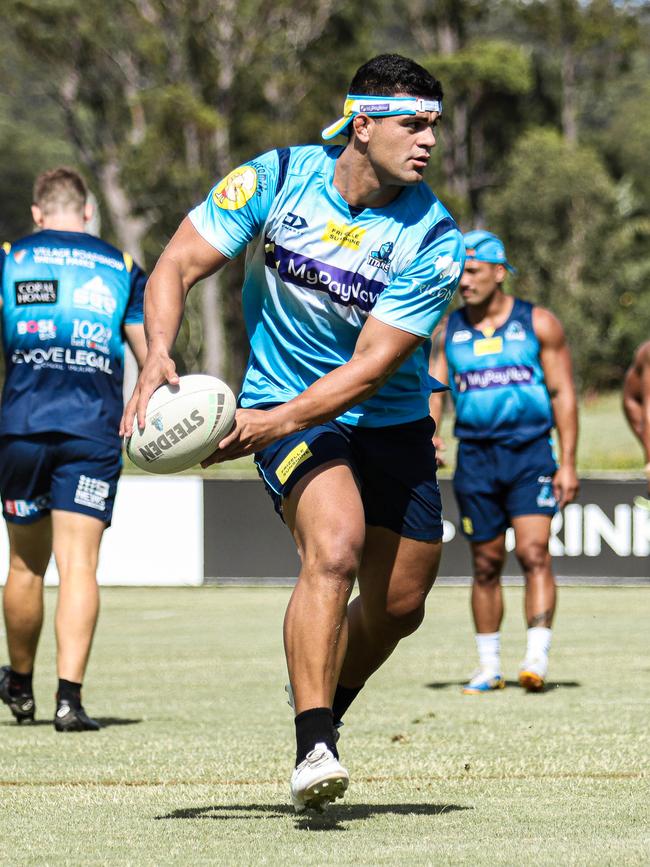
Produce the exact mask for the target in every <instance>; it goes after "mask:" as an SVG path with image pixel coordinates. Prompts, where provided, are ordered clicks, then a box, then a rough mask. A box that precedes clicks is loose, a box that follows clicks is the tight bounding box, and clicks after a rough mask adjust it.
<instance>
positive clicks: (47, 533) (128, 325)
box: [0, 167, 146, 731]
mask: <svg viewBox="0 0 650 867" xmlns="http://www.w3.org/2000/svg"><path fill="white" fill-rule="evenodd" d="M32 216H33V219H34V223H35V225H36V226H37V227H38V229H39V231H37V232H36V233H34V234H31V235H28V236H27V237H25V238H21V239H20V240H18V241H16V242H15V243H13V244H9V243H6V244H4V245H3V248H2V250H0V278H1V282H0V292H1V298H2V320H3V342H4V352H5V364H6V379H5V384H4V390H3V393H2V407H1V414H0V494H1V495H2V507H3V514H4V517H5V520H6V522H7V530H8V533H9V575H8V577H7V583H6V586H5V588H4V597H3V601H4V617H5V624H6V629H7V643H8V645H9V659H10V663H11V664H10V666H4V667H3V668H2V669H0V698H1V699H2V701H3V702H4V703H5V704H7V705H9V709H10V710H11V712H12V713H13V715H14V717H15V718H16V719H17V720H18V722H19V723H20V722H23V721H26V720H28V721H31V720H33V719H34V714H35V709H36V708H35V703H34V695H33V692H32V673H33V669H34V659H35V656H36V648H37V645H38V639H39V636H40V632H41V626H42V622H43V575H44V573H45V569H46V567H47V564H48V562H49V559H50V555H51V553H52V552H54V557H55V560H56V565H57V569H58V573H59V581H60V584H59V595H58V605H57V610H56V621H55V624H56V639H57V669H58V676H59V682H58V689H57V694H56V702H57V703H56V712H55V716H54V727H55V728H56V730H57V731H94V730H96V729H98V728H99V725H98V724H97V722H96V721H95V720H93V719H91V718H90V717H89V716H88V715H87V714H86V712H85V710H84V708H83V705H82V703H81V686H82V682H83V679H84V672H85V670H86V665H87V662H88V656H89V653H90V646H91V642H92V637H93V632H94V630H95V625H96V622H97V615H98V611H99V593H98V588H97V579H96V569H97V559H98V554H99V545H100V541H101V538H102V534H103V532H104V530H105V529H106V527H108V526H109V525H110V523H111V514H112V511H113V501H114V498H115V491H116V487H117V480H118V477H119V474H120V468H121V464H122V458H121V443H120V439H119V436H118V425H119V419H120V415H121V413H122V379H123V368H124V359H123V356H124V340H125V339H126V340H128V342H129V344H130V346H131V348H132V349H133V352H134V354H135V357H136V360H137V361H138V364H139V365H140V366H141V365H142V362H143V361H144V357H145V355H146V343H145V338H144V328H143V325H142V318H143V312H142V303H143V294H144V285H145V282H146V278H145V275H144V273H143V272H142V270H141V269H140V268H139V267H138V266H137V265H136V264H135V263H134V262H133V260H132V259H131V257H130V256H129V254H128V253H122V252H121V251H119V250H116V249H115V247H112V246H111V245H110V244H107V243H105V242H104V241H101V240H100V239H99V238H96V237H93V236H91V235H89V234H87V233H86V231H85V228H86V224H87V222H88V221H89V220H90V219H91V217H92V207H91V205H90V204H89V203H88V201H87V190H86V186H85V184H84V181H83V180H82V178H81V177H80V176H79V175H78V174H77V172H75V171H73V170H71V169H68V168H65V167H60V168H57V169H53V170H52V171H49V172H45V173H44V174H42V175H40V176H39V177H38V178H37V179H36V182H35V185H34V204H33V205H32Z"/></svg>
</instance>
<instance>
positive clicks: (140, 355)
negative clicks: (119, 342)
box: [124, 322, 147, 370]
mask: <svg viewBox="0 0 650 867" xmlns="http://www.w3.org/2000/svg"><path fill="white" fill-rule="evenodd" d="M124 336H125V337H126V342H127V343H128V344H129V346H130V347H131V351H132V352H133V354H134V356H135V360H136V362H137V364H138V370H142V368H143V367H144V363H145V361H146V359H147V338H146V337H145V334H144V325H143V324H142V323H141V322H132V323H129V324H126V325H125V326H124Z"/></svg>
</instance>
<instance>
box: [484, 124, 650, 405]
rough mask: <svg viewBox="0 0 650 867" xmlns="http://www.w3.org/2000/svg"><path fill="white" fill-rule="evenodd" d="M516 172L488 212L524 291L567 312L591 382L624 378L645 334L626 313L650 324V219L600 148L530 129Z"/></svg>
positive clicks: (512, 163) (517, 152) (518, 151)
mask: <svg viewBox="0 0 650 867" xmlns="http://www.w3.org/2000/svg"><path fill="white" fill-rule="evenodd" d="M506 169H507V180H506V181H505V182H504V184H503V186H502V187H501V188H500V189H499V190H498V191H495V192H494V193H492V194H491V195H490V197H489V200H488V215H489V218H490V223H489V225H490V226H491V227H492V228H494V230H495V231H496V232H499V233H500V234H501V235H502V236H503V237H505V238H507V239H508V248H509V258H511V260H512V261H513V262H514V263H515V264H516V266H517V268H518V269H519V279H518V281H517V292H521V293H522V294H524V295H525V296H526V297H529V298H531V299H532V300H535V301H537V302H539V303H541V304H544V305H547V306H548V307H550V309H551V310H553V311H554V312H555V313H557V315H558V316H559V317H560V319H561V320H562V322H563V323H564V325H565V328H566V330H567V332H568V334H569V337H570V343H571V347H572V350H573V354H574V362H575V366H576V371H577V375H578V381H579V383H580V385H581V386H582V388H594V387H599V386H610V387H611V386H615V385H618V384H620V379H621V376H622V373H623V371H624V369H625V367H626V365H627V363H628V362H629V358H630V357H631V352H632V348H633V342H634V340H635V339H636V337H635V331H636V333H637V334H638V328H635V327H633V328H630V327H628V326H629V323H628V324H627V325H626V318H627V317H629V316H630V315H632V316H635V315H636V316H639V315H641V316H642V317H643V320H644V323H645V327H646V328H647V324H648V316H647V314H645V312H644V309H648V306H647V305H648V302H650V288H645V287H647V286H649V284H648V281H647V277H648V276H649V274H648V272H649V271H650V267H649V265H648V263H647V260H646V259H645V258H641V251H642V249H643V246H644V244H645V245H647V241H648V236H649V234H650V223H649V221H647V220H644V219H635V218H631V217H630V212H631V203H630V197H629V194H628V193H629V190H627V189H626V187H625V186H624V185H617V184H616V182H615V181H613V180H612V178H611V177H610V176H609V174H608V172H607V170H606V167H605V165H604V163H603V161H602V159H601V158H600V157H599V155H598V154H597V153H596V152H595V151H594V150H593V149H592V148H590V147H586V146H580V145H574V144H573V143H572V142H570V141H567V139H566V138H563V137H562V136H561V134H560V133H559V132H557V131H556V130H552V129H536V130H531V131H529V132H528V133H527V134H526V135H525V136H524V137H523V138H522V139H521V141H520V142H519V143H518V145H517V146H516V148H515V149H514V151H513V153H512V155H511V157H510V159H509V160H508V163H507V166H506Z"/></svg>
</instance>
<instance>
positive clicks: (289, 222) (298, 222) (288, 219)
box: [282, 211, 309, 233]
mask: <svg viewBox="0 0 650 867" xmlns="http://www.w3.org/2000/svg"><path fill="white" fill-rule="evenodd" d="M282 225H283V226H284V227H285V228H286V229H289V230H290V231H291V232H296V233H298V232H302V231H303V229H307V228H309V223H308V222H307V220H305V218H304V217H301V216H300V214H294V213H293V212H292V211H289V213H288V214H285V217H284V220H283V221H282Z"/></svg>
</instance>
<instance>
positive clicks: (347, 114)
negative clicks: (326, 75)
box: [321, 93, 442, 140]
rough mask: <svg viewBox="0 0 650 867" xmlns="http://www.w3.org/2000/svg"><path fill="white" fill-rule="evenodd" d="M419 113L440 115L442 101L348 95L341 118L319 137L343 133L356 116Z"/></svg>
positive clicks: (412, 97) (417, 97)
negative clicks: (432, 112) (426, 112)
mask: <svg viewBox="0 0 650 867" xmlns="http://www.w3.org/2000/svg"><path fill="white" fill-rule="evenodd" d="M419 111H435V112H437V113H438V114H442V100H441V99H422V98H421V97H419V96H363V95H362V96H355V95H354V94H350V93H349V94H348V95H347V97H346V98H345V103H344V104H343V117H340V118H339V119H338V120H337V121H335V123H333V124H330V126H328V127H326V128H325V129H324V130H323V132H322V133H321V135H322V137H323V138H324V139H325V140H327V139H331V138H334V137H335V136H337V135H338V134H339V133H341V132H343V130H344V129H345V128H346V126H347V125H348V124H349V123H350V121H351V120H352V118H354V117H356V116H357V115H358V114H367V115H370V117H392V116H393V115H399V114H417V113H418V112H419Z"/></svg>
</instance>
